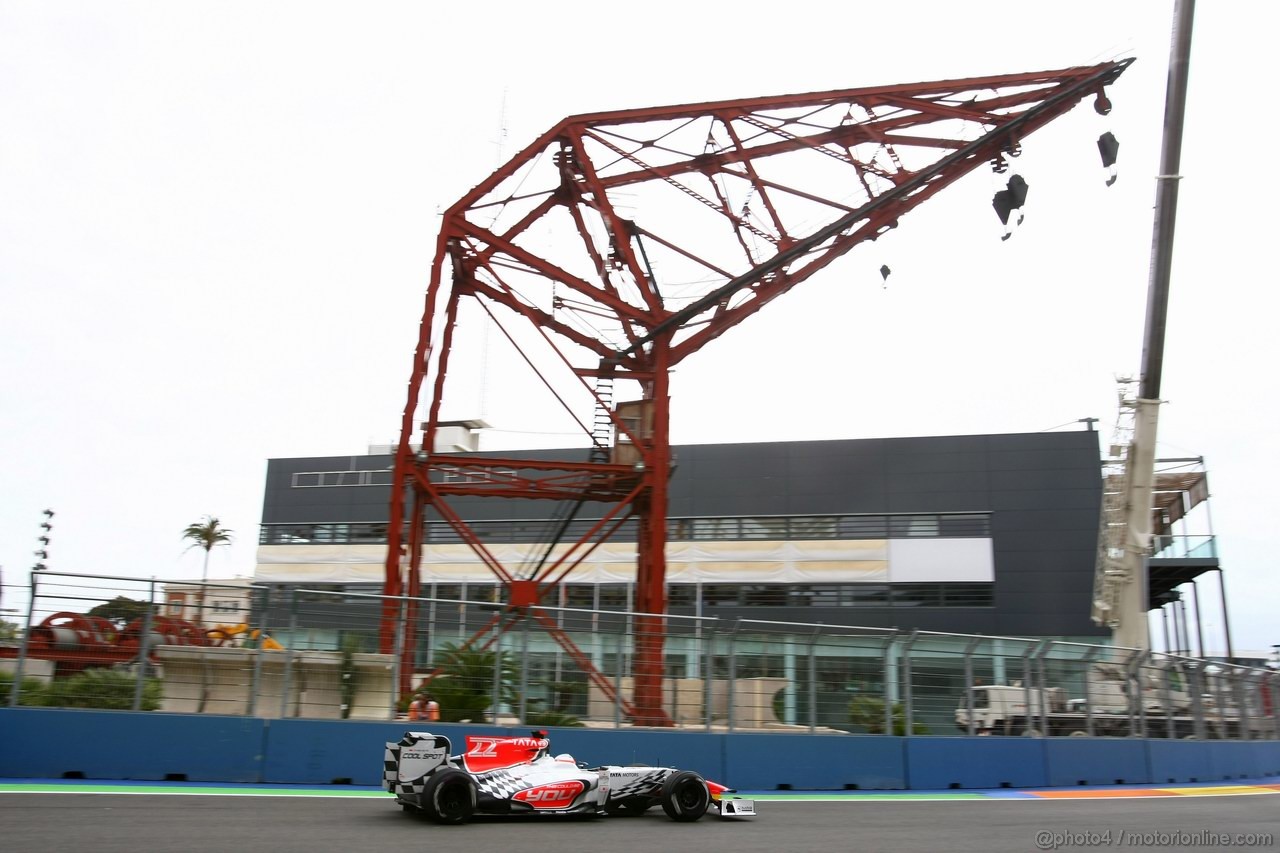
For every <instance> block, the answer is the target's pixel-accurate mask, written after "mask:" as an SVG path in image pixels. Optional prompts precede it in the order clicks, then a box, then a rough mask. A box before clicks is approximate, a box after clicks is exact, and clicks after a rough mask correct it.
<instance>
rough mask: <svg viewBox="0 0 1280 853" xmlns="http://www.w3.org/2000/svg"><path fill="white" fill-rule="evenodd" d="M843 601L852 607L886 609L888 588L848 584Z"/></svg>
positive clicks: (880, 585) (876, 585)
mask: <svg viewBox="0 0 1280 853" xmlns="http://www.w3.org/2000/svg"><path fill="white" fill-rule="evenodd" d="M844 599H845V601H846V602H847V603H848V604H849V605H850V606H852V607H888V606H889V587H888V585H886V584H871V583H865V584H864V583H854V584H849V585H848V586H846V587H845V590H844Z"/></svg>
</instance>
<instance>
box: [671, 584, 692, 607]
mask: <svg viewBox="0 0 1280 853" xmlns="http://www.w3.org/2000/svg"><path fill="white" fill-rule="evenodd" d="M697 591H698V586H697V584H692V583H669V584H667V605H668V606H670V607H693V606H694V605H695V604H696V603H697V602H696V598H695V596H696V594H697Z"/></svg>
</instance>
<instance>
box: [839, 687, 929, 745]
mask: <svg viewBox="0 0 1280 853" xmlns="http://www.w3.org/2000/svg"><path fill="white" fill-rule="evenodd" d="M891 713H892V715H893V733H894V734H895V735H904V734H906V732H907V711H906V709H905V708H904V707H903V706H902V703H901V702H898V703H895V704H894V706H893V708H892V709H891ZM849 722H851V723H853V724H854V725H858V726H862V727H863V728H864V729H866V730H867V734H872V735H882V734H884V700H883V699H881V698H879V697H876V696H859V697H857V698H856V699H854V700H853V701H852V702H850V703H849ZM911 733H912V734H913V735H927V734H928V733H929V727H928V726H926V725H925V724H924V723H921V722H919V721H916V722H913V723H912V724H911Z"/></svg>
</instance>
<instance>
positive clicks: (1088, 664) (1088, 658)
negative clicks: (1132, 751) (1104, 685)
mask: <svg viewBox="0 0 1280 853" xmlns="http://www.w3.org/2000/svg"><path fill="white" fill-rule="evenodd" d="M1102 650H1103V647H1102V646H1092V647H1091V648H1090V649H1089V651H1088V652H1086V653H1085V656H1084V730H1085V734H1087V735H1088V736H1089V737H1093V731H1094V727H1093V693H1094V690H1093V659H1094V657H1096V656H1097V654H1098V653H1099V652H1101V651H1102Z"/></svg>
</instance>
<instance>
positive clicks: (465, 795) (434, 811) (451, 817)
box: [419, 768, 476, 824]
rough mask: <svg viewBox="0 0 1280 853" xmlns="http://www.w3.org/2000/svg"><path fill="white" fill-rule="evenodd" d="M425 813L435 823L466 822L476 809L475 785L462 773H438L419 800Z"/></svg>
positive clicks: (448, 770) (458, 771) (459, 771)
mask: <svg viewBox="0 0 1280 853" xmlns="http://www.w3.org/2000/svg"><path fill="white" fill-rule="evenodd" d="M419 802H420V803H421V804H422V812H423V814H425V815H426V816H427V817H429V818H431V820H433V821H435V822H436V823H444V824H458V823H466V822H467V820H468V819H469V818H470V817H471V815H472V814H474V813H475V810H476V783H475V780H473V779H472V778H471V777H470V776H468V775H467V774H466V773H463V772H462V771H461V770H453V769H450V768H446V769H443V770H437V771H436V772H435V773H432V774H431V776H430V777H429V778H428V779H427V784H426V787H424V788H423V789H422V796H421V797H420V798H419Z"/></svg>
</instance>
